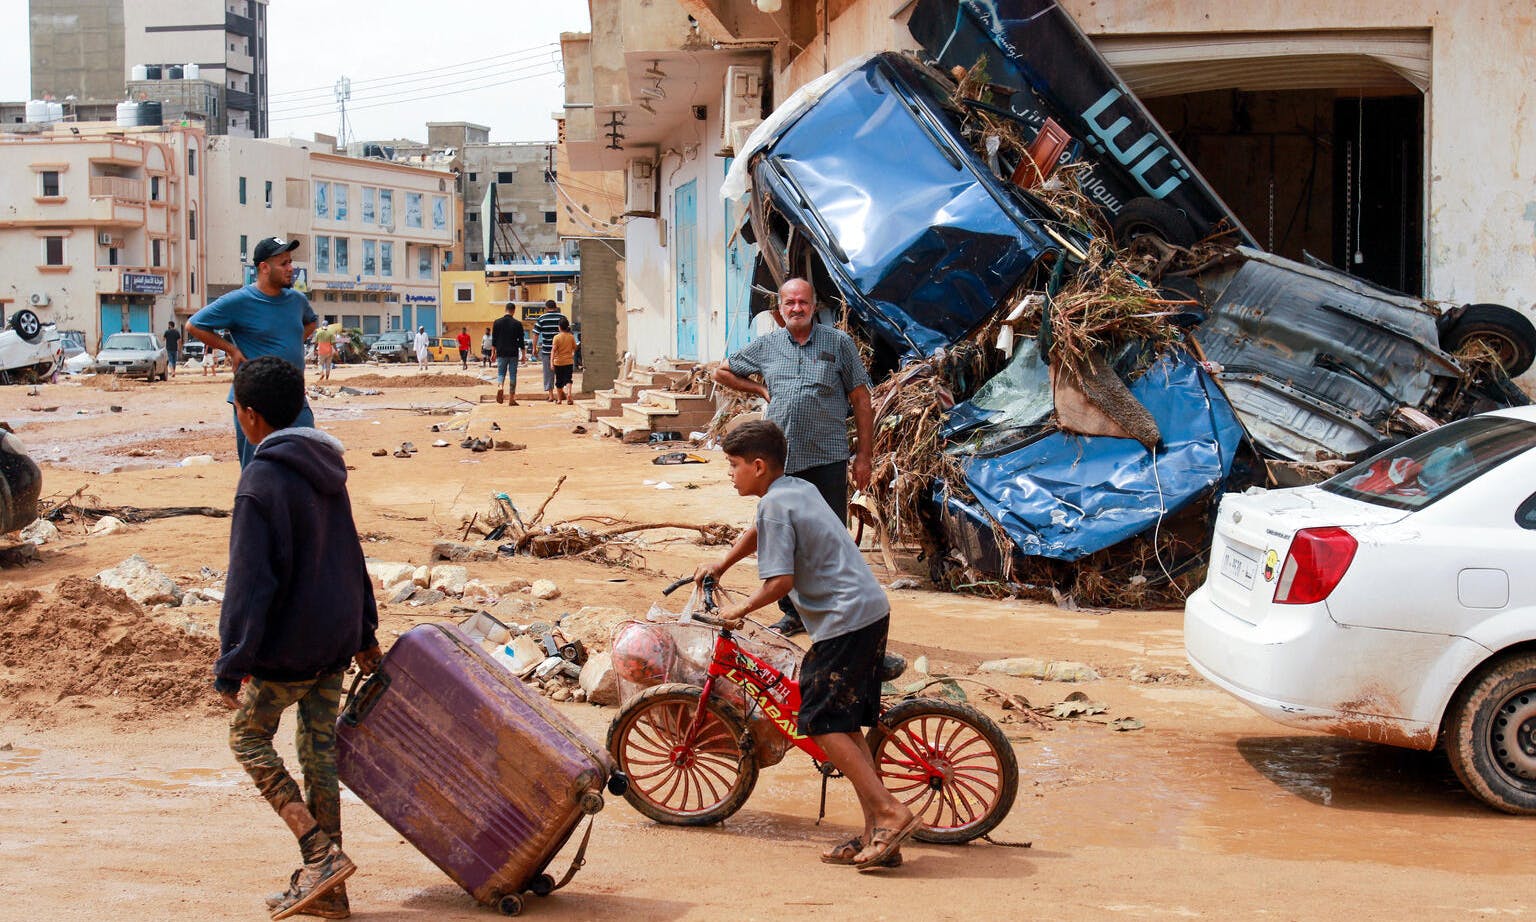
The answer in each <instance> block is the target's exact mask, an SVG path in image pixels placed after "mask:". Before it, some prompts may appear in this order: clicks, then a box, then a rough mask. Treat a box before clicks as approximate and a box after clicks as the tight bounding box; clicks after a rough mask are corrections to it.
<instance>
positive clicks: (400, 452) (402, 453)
mask: <svg viewBox="0 0 1536 922" xmlns="http://www.w3.org/2000/svg"><path fill="white" fill-rule="evenodd" d="M410 456H411V453H410V452H408V451H406V450H405V449H404V448H397V449H395V457H396V458H409V457H410Z"/></svg>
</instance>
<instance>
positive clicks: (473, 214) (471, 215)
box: [465, 211, 480, 224]
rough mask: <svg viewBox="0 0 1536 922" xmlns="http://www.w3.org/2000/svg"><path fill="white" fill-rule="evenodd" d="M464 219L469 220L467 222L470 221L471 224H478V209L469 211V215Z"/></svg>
mask: <svg viewBox="0 0 1536 922" xmlns="http://www.w3.org/2000/svg"><path fill="white" fill-rule="evenodd" d="M465 220H467V221H469V223H471V224H479V223H480V212H478V211H471V212H470V213H469V216H468V217H467V218H465Z"/></svg>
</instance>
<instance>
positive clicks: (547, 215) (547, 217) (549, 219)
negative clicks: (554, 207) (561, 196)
mask: <svg viewBox="0 0 1536 922" xmlns="http://www.w3.org/2000/svg"><path fill="white" fill-rule="evenodd" d="M544 223H545V224H553V223H555V213H554V212H553V211H546V212H544Z"/></svg>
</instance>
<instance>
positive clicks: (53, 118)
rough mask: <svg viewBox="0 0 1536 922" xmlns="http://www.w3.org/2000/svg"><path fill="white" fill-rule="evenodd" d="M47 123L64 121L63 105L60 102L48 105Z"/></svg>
mask: <svg viewBox="0 0 1536 922" xmlns="http://www.w3.org/2000/svg"><path fill="white" fill-rule="evenodd" d="M48 121H50V122H62V121H64V104H63V103H62V102H50V103H49V104H48Z"/></svg>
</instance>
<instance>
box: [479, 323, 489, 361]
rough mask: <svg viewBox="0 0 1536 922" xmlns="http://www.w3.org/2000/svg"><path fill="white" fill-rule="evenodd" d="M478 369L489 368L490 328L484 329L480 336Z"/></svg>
mask: <svg viewBox="0 0 1536 922" xmlns="http://www.w3.org/2000/svg"><path fill="white" fill-rule="evenodd" d="M480 367H481V368H490V367H491V328H490V327H486V328H485V332H484V333H482V334H481V335H480Z"/></svg>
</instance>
